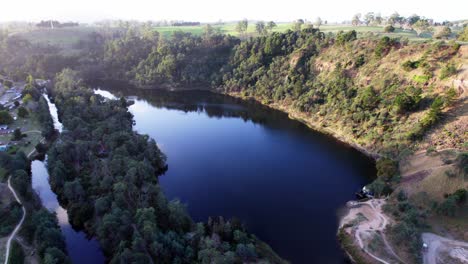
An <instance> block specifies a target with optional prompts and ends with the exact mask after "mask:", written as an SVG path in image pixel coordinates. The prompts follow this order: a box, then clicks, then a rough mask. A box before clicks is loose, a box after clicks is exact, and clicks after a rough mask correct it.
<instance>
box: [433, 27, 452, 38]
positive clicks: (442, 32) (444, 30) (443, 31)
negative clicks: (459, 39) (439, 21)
mask: <svg viewBox="0 0 468 264" xmlns="http://www.w3.org/2000/svg"><path fill="white" fill-rule="evenodd" d="M450 35H452V30H451V29H450V27H448V26H443V27H441V28H438V29H437V31H436V33H435V34H434V37H435V38H436V39H448V38H449V37H450Z"/></svg>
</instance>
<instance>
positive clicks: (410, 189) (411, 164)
mask: <svg viewBox="0 0 468 264" xmlns="http://www.w3.org/2000/svg"><path fill="white" fill-rule="evenodd" d="M458 153H459V152H458V151H456V150H453V149H446V150H441V151H437V152H432V153H427V152H426V151H425V150H423V151H419V152H416V153H415V154H413V155H412V156H410V157H408V158H407V159H406V160H405V162H402V163H400V172H401V175H402V178H401V181H400V185H399V187H400V188H402V189H403V190H404V191H405V192H406V193H407V194H408V195H413V194H416V193H419V192H425V193H427V194H428V195H429V197H430V198H431V199H433V200H435V201H440V200H442V199H443V198H444V195H445V194H450V193H453V192H455V191H456V190H458V189H460V188H468V181H466V180H465V179H464V177H463V175H460V173H458V172H457V168H456V167H455V165H454V161H455V159H456V158H457V155H458Z"/></svg>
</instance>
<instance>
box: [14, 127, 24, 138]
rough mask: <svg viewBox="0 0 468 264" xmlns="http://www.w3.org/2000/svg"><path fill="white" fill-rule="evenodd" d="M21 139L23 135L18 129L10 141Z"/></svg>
mask: <svg viewBox="0 0 468 264" xmlns="http://www.w3.org/2000/svg"><path fill="white" fill-rule="evenodd" d="M22 138H23V133H21V130H20V129H19V128H16V129H15V131H14V132H13V136H12V137H11V139H12V140H15V141H18V140H21V139H22Z"/></svg>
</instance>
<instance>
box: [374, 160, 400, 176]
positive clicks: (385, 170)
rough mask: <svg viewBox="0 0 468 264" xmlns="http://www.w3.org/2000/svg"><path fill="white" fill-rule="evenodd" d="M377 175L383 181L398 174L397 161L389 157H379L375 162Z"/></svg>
mask: <svg viewBox="0 0 468 264" xmlns="http://www.w3.org/2000/svg"><path fill="white" fill-rule="evenodd" d="M376 167H377V176H378V177H379V178H382V179H384V180H385V181H389V180H391V179H392V178H393V177H394V176H397V175H398V163H397V162H396V161H394V160H391V159H389V158H381V159H379V160H378V161H377V163H376Z"/></svg>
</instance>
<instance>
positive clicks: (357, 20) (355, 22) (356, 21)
mask: <svg viewBox="0 0 468 264" xmlns="http://www.w3.org/2000/svg"><path fill="white" fill-rule="evenodd" d="M351 24H352V25H353V26H359V24H361V14H355V15H354V16H353V19H351Z"/></svg>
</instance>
